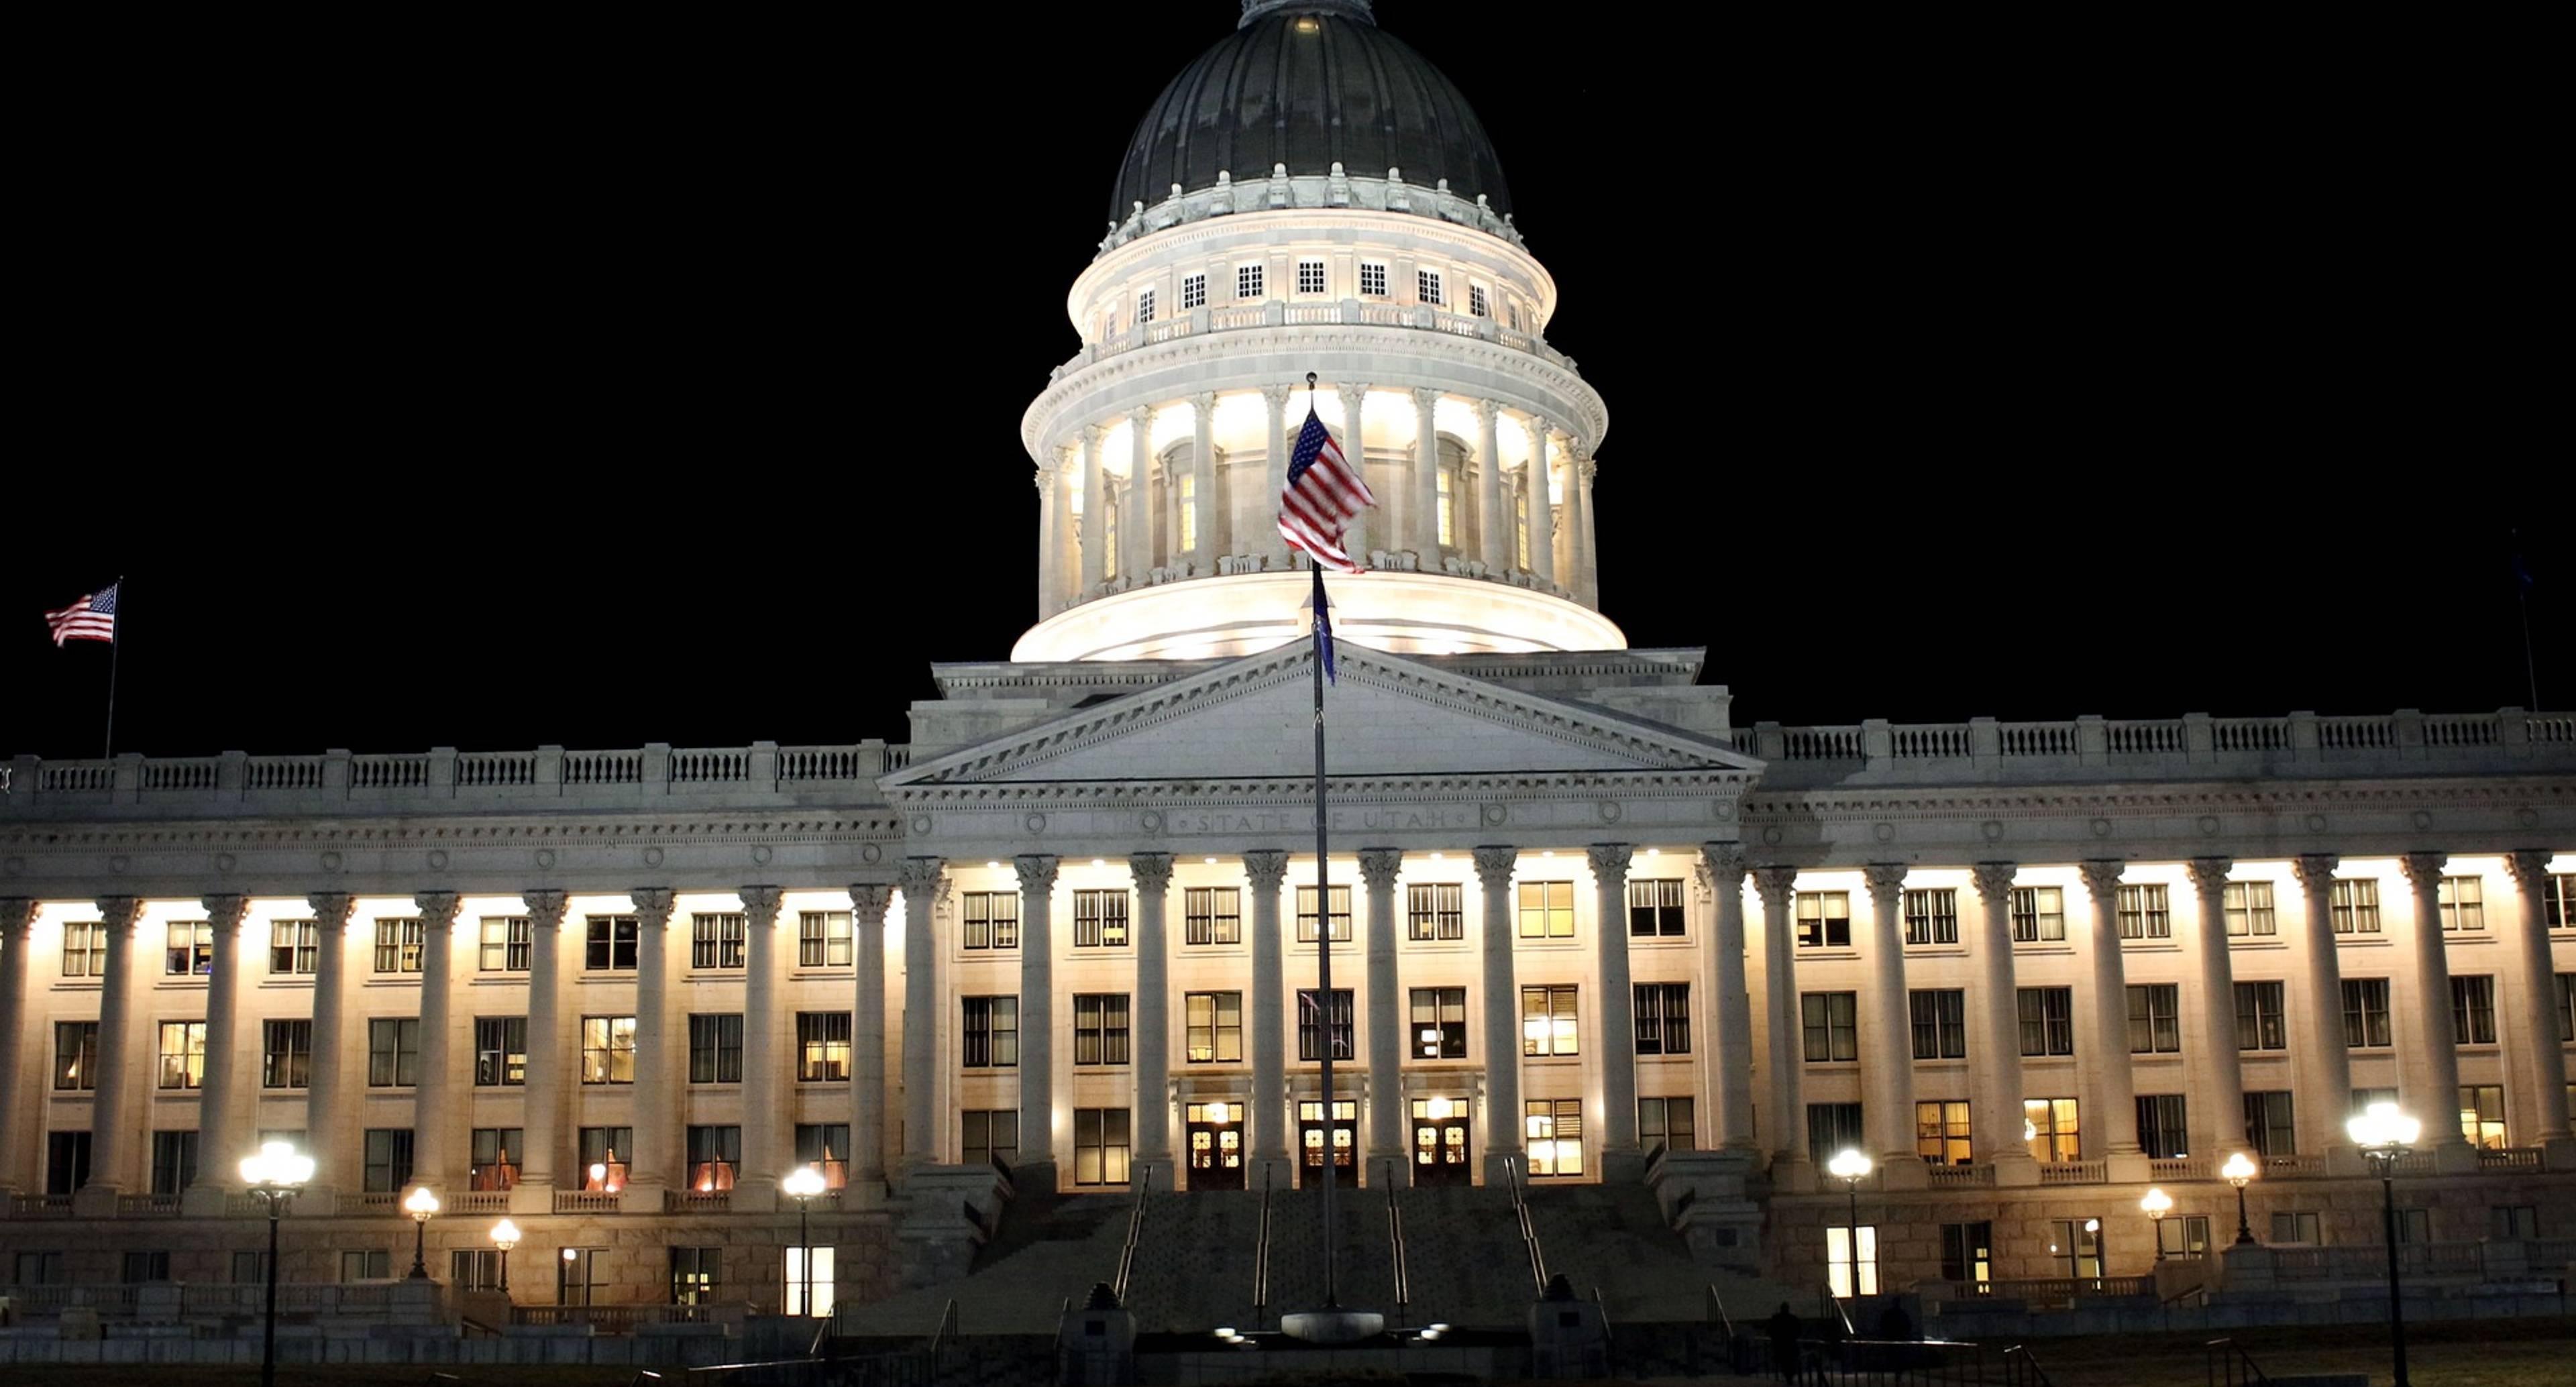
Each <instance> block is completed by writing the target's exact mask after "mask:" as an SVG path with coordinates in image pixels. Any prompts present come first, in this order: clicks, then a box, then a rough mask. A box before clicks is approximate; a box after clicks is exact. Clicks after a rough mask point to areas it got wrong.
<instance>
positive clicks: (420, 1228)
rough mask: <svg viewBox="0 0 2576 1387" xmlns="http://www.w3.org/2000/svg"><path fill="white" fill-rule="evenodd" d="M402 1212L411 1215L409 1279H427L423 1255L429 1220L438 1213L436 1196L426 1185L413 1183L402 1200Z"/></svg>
mask: <svg viewBox="0 0 2576 1387" xmlns="http://www.w3.org/2000/svg"><path fill="white" fill-rule="evenodd" d="M403 1212H405V1213H407V1214H410V1215H411V1279H412V1280H414V1281H427V1280H428V1279H429V1263H428V1262H427V1261H426V1260H424V1256H425V1254H426V1253H427V1252H428V1251H429V1221H430V1220H431V1219H432V1218H434V1217H436V1216H437V1214H438V1196H437V1195H434V1194H431V1193H430V1192H429V1186H427V1185H414V1186H412V1190H411V1194H410V1195H409V1196H408V1197H407V1198H405V1199H404V1200H403Z"/></svg>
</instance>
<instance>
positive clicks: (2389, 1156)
mask: <svg viewBox="0 0 2576 1387" xmlns="http://www.w3.org/2000/svg"><path fill="white" fill-rule="evenodd" d="M2343 1129H2344V1131H2345V1132H2346V1133H2348V1134H2350V1135H2351V1137H2352V1144H2353V1145H2355V1146H2358V1147H2360V1148H2361V1154H2362V1155H2364V1156H2367V1157H2369V1158H2370V1163H2371V1164H2372V1165H2373V1166H2376V1167H2377V1168H2378V1170H2379V1194H2380V1210H2381V1212H2382V1213H2383V1214H2384V1216H2385V1219H2386V1231H2387V1237H2388V1340H2389V1344H2390V1346H2391V1347H2392V1348H2393V1349H2394V1350H2395V1351H2396V1355H2397V1387H2407V1383H2406V1311H2405V1307H2404V1306H2403V1305H2402V1304H2400V1303H2399V1301H2398V1299H2397V1158H2398V1157H2399V1156H2402V1155H2404V1154H2406V1152H2407V1150H2408V1149H2409V1148H2411V1147H2413V1146H2414V1144H2415V1138H2417V1137H2419V1136H2421V1135H2423V1132H2424V1124H2423V1123H2421V1122H2418V1121H2416V1120H2415V1119H2414V1118H2411V1117H2408V1116H2407V1115H2406V1114H2404V1113H2402V1112H2399V1111H2398V1110H2397V1105H2396V1104H2395V1103H2373V1104H2371V1105H2370V1107H2369V1109H2368V1110H2367V1111H2365V1112H2363V1113H2362V1114H2361V1116H2359V1117H2356V1118H2354V1119H2352V1120H2351V1121H2349V1122H2346V1123H2345V1124H2344V1126H2343Z"/></svg>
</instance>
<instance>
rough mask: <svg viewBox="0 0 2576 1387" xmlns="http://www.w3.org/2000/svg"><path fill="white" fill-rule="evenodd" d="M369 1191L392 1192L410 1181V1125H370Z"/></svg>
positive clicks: (368, 1131) (368, 1153)
mask: <svg viewBox="0 0 2576 1387" xmlns="http://www.w3.org/2000/svg"><path fill="white" fill-rule="evenodd" d="M366 1181H367V1183H366V1192H367V1193H369V1194H392V1193H393V1192H395V1191H396V1190H399V1189H401V1188H402V1187H403V1186H405V1185H408V1184H410V1183H411V1129H410V1128H409V1127H370V1128H368V1129H367V1168H366Z"/></svg>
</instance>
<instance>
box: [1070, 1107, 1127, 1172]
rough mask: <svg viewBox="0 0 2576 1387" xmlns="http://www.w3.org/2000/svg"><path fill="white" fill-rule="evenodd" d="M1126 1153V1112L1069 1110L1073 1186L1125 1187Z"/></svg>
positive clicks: (1115, 1110) (1120, 1109)
mask: <svg viewBox="0 0 2576 1387" xmlns="http://www.w3.org/2000/svg"><path fill="white" fill-rule="evenodd" d="M1127 1152H1128V1127H1127V1109H1125V1108H1076V1109H1074V1110H1073V1182H1074V1183H1075V1184H1077V1185H1123V1184H1126V1183H1127Z"/></svg>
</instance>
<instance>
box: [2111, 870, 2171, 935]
mask: <svg viewBox="0 0 2576 1387" xmlns="http://www.w3.org/2000/svg"><path fill="white" fill-rule="evenodd" d="M2119 924H2120V937H2121V938H2122V939H2171V938H2173V906H2172V904H2171V902H2170V900H2169V899H2168V897H2167V893H2166V891H2165V888H2164V886H2163V885H2162V884H2161V883H2150V884H2148V885H2144V886H2123V887H2121V888H2120V915H2119Z"/></svg>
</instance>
